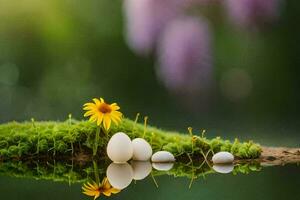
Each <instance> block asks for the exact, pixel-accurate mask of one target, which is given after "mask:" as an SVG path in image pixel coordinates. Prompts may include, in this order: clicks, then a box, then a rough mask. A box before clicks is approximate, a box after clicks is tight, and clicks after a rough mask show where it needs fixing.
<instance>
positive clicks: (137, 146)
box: [132, 138, 152, 161]
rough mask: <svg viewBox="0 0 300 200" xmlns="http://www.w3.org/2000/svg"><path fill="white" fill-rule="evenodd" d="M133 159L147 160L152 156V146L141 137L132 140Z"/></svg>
mask: <svg viewBox="0 0 300 200" xmlns="http://www.w3.org/2000/svg"><path fill="white" fill-rule="evenodd" d="M132 147H133V157H132V159H133V160H139V161H147V160H149V159H150V158H151V156H152V148H151V146H150V144H149V143H148V142H147V141H146V140H144V139H143V138H136V139H134V140H132Z"/></svg>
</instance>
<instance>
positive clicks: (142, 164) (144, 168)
mask: <svg viewBox="0 0 300 200" xmlns="http://www.w3.org/2000/svg"><path fill="white" fill-rule="evenodd" d="M131 167H132V170H133V179H134V180H142V179H144V178H146V177H147V176H148V175H149V174H150V173H151V171H152V166H151V163H150V162H149V161H132V162H131Z"/></svg>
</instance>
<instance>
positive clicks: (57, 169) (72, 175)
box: [0, 160, 261, 183]
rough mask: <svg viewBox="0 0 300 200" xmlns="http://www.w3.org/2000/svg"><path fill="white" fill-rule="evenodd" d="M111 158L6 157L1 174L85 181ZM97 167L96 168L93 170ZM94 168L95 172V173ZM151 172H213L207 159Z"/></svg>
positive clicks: (239, 169)
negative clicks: (84, 160)
mask: <svg viewBox="0 0 300 200" xmlns="http://www.w3.org/2000/svg"><path fill="white" fill-rule="evenodd" d="M109 162H110V161H108V160H101V161H98V164H97V167H96V168H95V165H94V164H93V162H92V161H90V162H86V163H78V162H74V163H72V162H70V163H66V162H55V161H47V162H46V161H45V162H35V161H26V162H22V161H9V162H7V161H6V162H3V163H0V175H1V176H2V175H4V176H10V177H18V178H29V179H36V180H50V181H62V182H68V183H76V182H86V181H87V180H95V174H97V176H99V177H100V178H103V177H105V176H106V174H105V173H106V168H107V166H108V164H109ZM260 169H261V167H260V165H259V163H251V164H250V163H245V164H237V165H236V166H235V168H234V170H233V172H232V173H233V174H238V173H243V174H248V173H250V172H252V171H259V170H260ZM95 170H96V171H95ZM95 172H97V173H95ZM152 173H153V175H154V176H160V175H166V174H168V175H171V176H174V177H187V178H193V179H196V178H199V177H202V176H206V175H208V174H212V173H215V172H214V170H213V169H211V168H210V166H209V165H207V163H202V162H199V163H190V164H187V163H180V162H176V163H175V164H174V166H173V168H172V169H171V170H170V171H156V170H153V172H152Z"/></svg>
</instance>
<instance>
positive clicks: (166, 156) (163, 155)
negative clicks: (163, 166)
mask: <svg viewBox="0 0 300 200" xmlns="http://www.w3.org/2000/svg"><path fill="white" fill-rule="evenodd" d="M151 160H152V162H158V163H166V162H174V161H175V158H174V156H173V154H171V153H170V152H168V151H158V152H156V153H155V154H153V155H152V158H151Z"/></svg>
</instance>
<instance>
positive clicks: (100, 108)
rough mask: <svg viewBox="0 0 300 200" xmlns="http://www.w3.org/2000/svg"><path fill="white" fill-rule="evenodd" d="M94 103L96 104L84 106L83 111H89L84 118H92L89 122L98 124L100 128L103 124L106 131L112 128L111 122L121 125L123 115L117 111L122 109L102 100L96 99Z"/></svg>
mask: <svg viewBox="0 0 300 200" xmlns="http://www.w3.org/2000/svg"><path fill="white" fill-rule="evenodd" d="M93 101H94V103H86V104H84V105H83V110H86V111H87V112H86V113H85V114H84V116H85V117H88V116H90V119H89V120H90V121H91V122H97V125H98V126H100V125H101V123H102V124H103V127H104V129H105V130H108V129H109V128H110V125H111V122H113V123H114V124H116V125H118V124H119V123H120V121H121V119H122V113H121V112H119V111H117V110H119V109H120V107H119V106H118V104H116V103H113V104H107V103H105V101H104V100H103V99H102V98H100V99H96V98H94V99H93Z"/></svg>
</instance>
